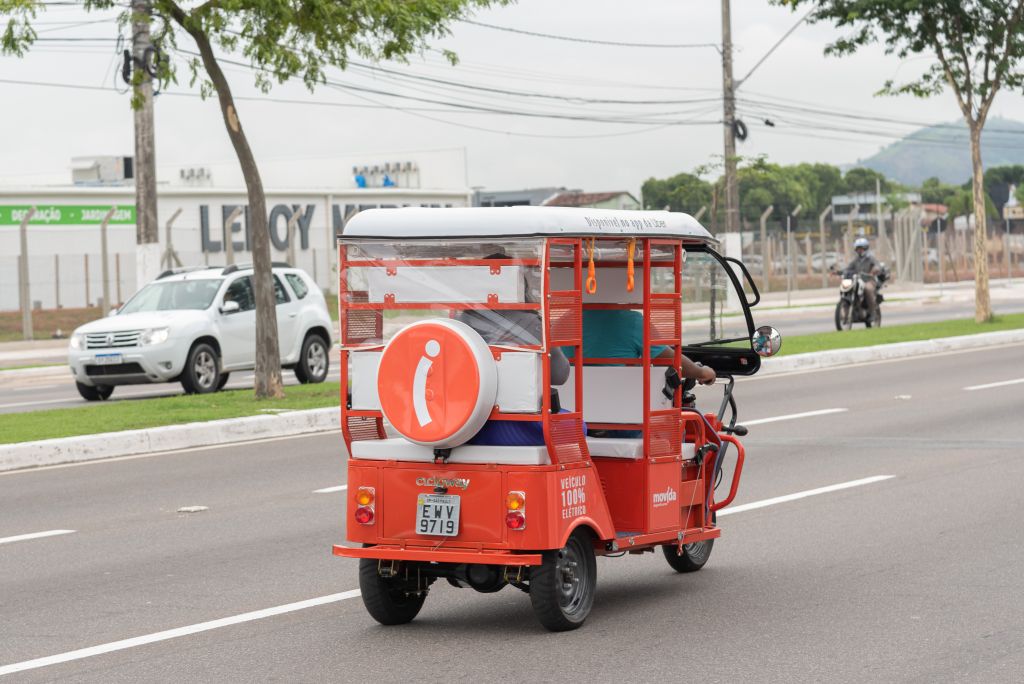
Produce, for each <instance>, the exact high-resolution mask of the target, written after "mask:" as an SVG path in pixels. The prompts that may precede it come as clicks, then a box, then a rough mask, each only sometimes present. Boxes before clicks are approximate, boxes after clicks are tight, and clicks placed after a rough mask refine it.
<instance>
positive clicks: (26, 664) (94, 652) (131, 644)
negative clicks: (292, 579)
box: [0, 589, 359, 676]
mask: <svg viewBox="0 0 1024 684" xmlns="http://www.w3.org/2000/svg"><path fill="white" fill-rule="evenodd" d="M356 596H359V590H358V589H352V590H350V591H343V592H341V593H340V594H330V595H328V596H320V597H319V598H312V599H307V600H305V601H297V602H295V603H287V604H285V605H283V606H275V607H274V608H264V609H263V610H254V611H252V612H249V613H242V614H241V615H233V616H231V617H226V618H221V619H219V620H210V621H208V622H200V623H199V624H196V625H189V626H187V627H178V628H176V629H168V630H164V631H163V632H154V633H152V634H146V635H144V636H139V637H132V638H131V639H122V640H120V641H111V642H110V643H106V644H100V645H98V646H90V647H88V648H80V649H78V650H76V651H68V652H67V653H58V654H57V655H52V656H46V657H45V658H36V659H34V660H25V661H22V662H20V663H13V664H11V665H3V666H0V676H3V675H8V674H14V673H15V672H24V671H25V670H35V669H37V668H40V667H47V666H50V665H57V664H60V663H67V662H71V661H73V660H82V659H83V658H91V657H93V656H98V655H102V654H104V653H111V652H113V651H123V650H124V649H126V648H135V647H136V646H144V645H146V644H152V643H156V642H158V641H167V640H168V639H177V638H178V637H183V636H189V635H190V634H198V633H200V632H208V631H210V630H211V629H219V628H221V627H229V626H231V625H237V624H241V623H243V622H252V621H253V620H262V619H264V618H268V617H274V616H275V615H283V614H285V613H294V612H295V611H297V610H305V609H306V608H314V607H316V606H322V605H325V604H328V603H336V602H338V601H344V600H346V599H350V598H355V597H356Z"/></svg>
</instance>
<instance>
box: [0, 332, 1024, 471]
mask: <svg viewBox="0 0 1024 684" xmlns="http://www.w3.org/2000/svg"><path fill="white" fill-rule="evenodd" d="M1021 343H1024V329H1021V330H1005V331H1001V332H993V333H980V334H976V335H962V336H959V337H942V338H937V339H932V340H921V341H917V342H897V343H895V344H880V345H877V346H873V347H858V348H854V349H834V350H830V351H823V352H812V353H809V354H794V355H793V356H783V357H781V358H774V359H765V360H764V361H763V362H762V365H761V373H760V374H761V375H775V374H781V373H792V372H799V371H814V370H823V369H826V368H839V367H843V366H852V365H857V364H861V363H871V362H875V361H889V360H894V359H902V358H912V357H916V356H928V355H932V354H937V353H942V352H951V351H961V350H967V349H980V348H984V347H994V346H1000V345H1007V344H1021ZM339 429H340V413H339V411H338V408H337V407H329V408H322V409H310V410H305V411H288V412H285V413H278V414H274V415H264V416H249V417H246V418H228V419H225V420H212V421H209V422H205V423H186V424H184V425H169V426H166V427H158V428H148V429H145V430H129V431H125V432H107V433H101V434H96V435H85V436H81V437H64V438H61V439H47V440H42V441H38V442H22V443H20V444H5V445H0V472H2V471H5V470H19V469H22V468H33V467H38V466H46V465H58V464H62V463H76V462H80V461H92V460H97V459H104V458H115V457H118V456H137V455H142V454H151V453H158V452H161V451H174V450H177V449H191V448H196V447H209V446H217V445H222V444H233V443H237V442H247V441H251V440H254V439H267V438H272V437H289V436H292V435H302V434H309V433H316V432H328V431H331V430H339Z"/></svg>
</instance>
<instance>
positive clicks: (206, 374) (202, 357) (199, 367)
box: [181, 342, 220, 394]
mask: <svg viewBox="0 0 1024 684" xmlns="http://www.w3.org/2000/svg"><path fill="white" fill-rule="evenodd" d="M219 384H220V359H219V358H217V352H216V351H215V350H214V348H213V347H211V346H210V345H208V344H206V343H205V342H201V343H199V344H196V345H193V347H192V349H191V350H189V353H188V360H187V361H185V369H184V370H183V371H182V372H181V386H182V387H183V388H184V389H185V394H207V393H209V392H216V391H217V390H218V389H219V387H218V385H219Z"/></svg>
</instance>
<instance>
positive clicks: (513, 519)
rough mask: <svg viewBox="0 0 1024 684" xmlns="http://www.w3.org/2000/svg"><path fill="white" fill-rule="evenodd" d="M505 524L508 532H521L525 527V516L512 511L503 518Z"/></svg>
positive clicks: (519, 512)
mask: <svg viewBox="0 0 1024 684" xmlns="http://www.w3.org/2000/svg"><path fill="white" fill-rule="evenodd" d="M505 524H506V525H508V528H509V529H510V530H521V529H523V528H524V527H526V516H525V515H523V514H522V512H521V511H512V512H510V513H509V514H508V515H506V516H505Z"/></svg>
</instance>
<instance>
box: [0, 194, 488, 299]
mask: <svg viewBox="0 0 1024 684" xmlns="http://www.w3.org/2000/svg"><path fill="white" fill-rule="evenodd" d="M266 195H267V212H268V218H269V222H270V239H271V248H272V256H273V259H274V260H275V261H285V260H288V259H289V251H290V250H289V236H288V234H287V225H288V222H289V220H290V219H292V218H293V216H295V214H296V213H297V212H300V211H301V215H300V216H299V217H298V218H297V219H296V221H295V227H296V229H297V230H296V239H295V250H294V254H295V265H296V266H298V267H300V268H304V269H305V270H306V271H308V272H309V273H310V275H312V276H313V277H314V278H315V279H316V281H317V282H318V283H319V284H320V286H321V287H322V288H324V290H325V291H326V290H328V289H330V290H336V289H337V283H336V278H337V273H336V265H335V262H336V259H337V252H336V250H335V247H334V235H335V234H336V233H338V232H340V231H341V230H342V228H343V226H344V224H345V221H346V220H347V219H348V218H350V217H351V216H352V215H354V214H355V213H356V212H358V211H360V210H362V209H367V208H370V207H400V206H437V207H451V206H468V205H469V204H470V203H471V202H470V199H471V197H470V191H468V190H466V189H452V190H424V189H412V188H405V187H367V188H362V189H360V188H352V187H346V188H342V189H338V190H336V191H332V190H329V189H328V190H315V191H312V190H311V191H303V190H274V189H268V190H267V192H266ZM30 207H35V208H36V214H35V216H34V217H33V218H32V219H31V221H30V222H29V225H28V229H27V237H28V255H29V257H28V263H29V282H30V296H31V300H32V301H33V302H34V303H35V302H38V303H39V305H40V306H42V307H43V308H53V307H56V306H62V307H68V308H72V307H81V306H86V305H88V304H96V303H97V302H98V300H99V299H101V298H102V293H103V263H102V258H101V248H100V244H101V236H100V233H101V229H100V226H101V223H102V221H103V219H104V217H105V216H106V214H107V212H108V211H109V210H110V209H111V208H113V209H114V213H113V215H112V217H111V219H110V221H109V223H108V226H109V227H108V236H107V240H108V257H107V270H108V273H109V279H110V280H109V285H108V287H109V290H110V299H111V302H121V301H124V300H126V299H127V298H128V297H129V296H131V294H132V293H133V292H135V290H136V289H137V287H138V286H139V285H142V284H145V283H137V282H136V275H135V243H136V240H135V189H134V187H132V186H131V185H122V186H114V187H89V186H63V187H61V186H47V187H21V188H19V187H2V188H0V310H14V309H17V308H18V267H17V265H18V255H19V253H20V243H19V231H20V223H21V219H22V217H23V216H24V213H25V212H26V211H27V210H28V209H29V208H30ZM239 208H240V209H241V210H242V211H241V214H240V215H239V216H238V218H237V219H235V220H234V221H232V222H231V225H226V223H227V221H228V218H229V217H230V216H231V215H232V213H233V212H234V211H235V209H239ZM179 212H180V213H179ZM157 216H158V220H159V223H160V250H161V254H166V253H167V248H168V242H167V238H168V228H167V224H168V222H169V221H171V219H172V217H173V222H171V227H170V230H169V233H170V239H171V245H173V249H174V252H175V253H176V254H177V256H178V257H179V259H180V261H181V263H182V264H183V265H184V266H196V265H200V264H223V263H225V260H226V255H225V253H224V250H225V241H226V240H227V239H231V240H232V242H233V245H234V260H235V262H236V263H245V262H250V261H251V260H252V259H251V253H250V246H251V243H252V237H251V235H250V232H249V231H250V228H249V221H248V207H247V206H246V194H245V191H244V190H243V189H241V188H236V189H229V188H215V187H189V186H160V187H159V188H158V201H157ZM229 236H230V238H229Z"/></svg>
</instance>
